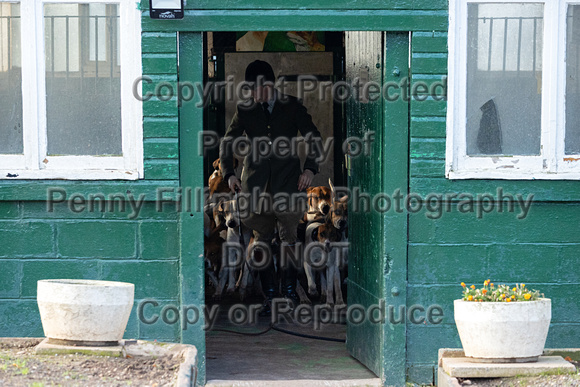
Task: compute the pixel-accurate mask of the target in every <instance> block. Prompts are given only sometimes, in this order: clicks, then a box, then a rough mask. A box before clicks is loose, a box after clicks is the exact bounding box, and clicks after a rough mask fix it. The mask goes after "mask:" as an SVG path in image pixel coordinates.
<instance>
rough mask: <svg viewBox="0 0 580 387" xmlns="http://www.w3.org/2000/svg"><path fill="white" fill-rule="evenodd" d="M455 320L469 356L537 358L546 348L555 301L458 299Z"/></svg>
mask: <svg viewBox="0 0 580 387" xmlns="http://www.w3.org/2000/svg"><path fill="white" fill-rule="evenodd" d="M454 307H455V323H456V324H457V330H458V331H459V338H460V339H461V344H462V345H463V350H464V351H465V356H466V357H471V358H473V359H474V360H475V361H481V362H502V363H513V362H531V361H537V360H538V357H539V356H540V355H541V354H542V352H543V350H544V344H545V343H546V337H547V336H548V329H549V327H550V319H551V318H552V310H551V301H550V299H547V298H541V299H539V300H537V301H522V302H511V303H508V302H472V301H463V300H455V301H454Z"/></svg>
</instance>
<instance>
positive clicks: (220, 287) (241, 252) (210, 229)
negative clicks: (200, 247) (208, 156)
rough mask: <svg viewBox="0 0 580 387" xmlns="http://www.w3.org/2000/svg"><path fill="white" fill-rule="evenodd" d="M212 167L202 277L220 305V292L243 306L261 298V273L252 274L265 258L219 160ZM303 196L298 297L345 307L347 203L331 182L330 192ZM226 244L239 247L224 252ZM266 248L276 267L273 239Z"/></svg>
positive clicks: (326, 189)
mask: <svg viewBox="0 0 580 387" xmlns="http://www.w3.org/2000/svg"><path fill="white" fill-rule="evenodd" d="M213 167H214V169H215V170H214V172H213V174H212V175H211V176H210V177H209V181H208V185H209V200H208V203H207V204H206V205H205V208H204V234H205V240H204V242H205V243H204V246H205V248H204V257H205V263H206V275H207V277H208V279H209V281H210V283H211V285H213V287H214V288H215V291H214V293H213V295H212V297H213V299H214V300H215V301H220V300H221V299H222V297H223V294H224V291H225V292H226V294H228V295H233V294H235V293H236V291H237V293H238V295H239V297H240V299H241V300H244V299H246V298H247V297H248V296H249V295H251V294H253V295H261V296H262V297H264V294H263V292H262V287H261V283H260V270H256V269H255V268H256V267H259V263H260V261H261V260H262V259H264V257H262V256H260V249H253V248H251V246H252V245H253V243H254V235H253V231H252V230H251V229H249V228H247V227H246V226H245V225H244V224H243V222H241V221H240V212H239V211H238V208H237V206H238V202H237V201H236V199H235V198H234V195H233V194H231V192H230V189H229V187H228V185H227V183H226V182H224V181H223V178H222V175H221V172H220V169H219V159H218V160H216V161H214V163H213ZM236 167H237V165H236ZM306 193H307V199H308V209H307V211H306V212H305V214H304V217H303V218H302V220H301V221H300V223H299V225H298V230H297V232H298V240H299V242H301V243H299V244H298V245H299V246H300V249H302V251H301V252H300V253H301V257H302V258H303V259H302V260H301V262H302V267H301V268H298V269H299V272H298V273H299V275H298V282H297V285H296V292H297V294H298V297H299V298H300V302H301V303H306V304H310V303H312V302H313V301H320V302H322V303H326V304H329V305H344V304H345V302H344V300H345V299H344V297H343V291H342V286H343V285H344V284H345V283H346V274H347V273H346V271H347V266H348V265H347V263H348V262H347V260H348V254H347V251H348V222H347V216H348V209H347V201H348V197H347V196H344V197H341V198H340V199H339V198H338V197H337V193H336V191H335V189H334V186H333V185H332V181H331V180H330V179H329V187H326V186H320V187H310V188H308V189H307V191H306ZM217 194H219V195H217ZM225 242H229V243H228V244H227V246H230V245H234V246H235V245H237V246H240V247H239V248H226V249H224V248H223V247H224V243H225ZM312 244H316V246H314V245H312ZM308 246H310V248H308ZM269 247H270V251H271V254H272V256H271V257H270V258H271V259H274V262H277V260H279V258H278V259H277V258H276V256H277V255H279V254H280V239H279V237H278V235H277V233H276V234H275V237H274V238H273V240H272V242H271V245H270V246H269ZM251 260H253V261H251ZM256 263H257V264H256ZM305 289H306V290H305Z"/></svg>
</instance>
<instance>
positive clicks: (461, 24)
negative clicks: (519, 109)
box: [445, 0, 580, 180]
mask: <svg viewBox="0 0 580 387" xmlns="http://www.w3.org/2000/svg"><path fill="white" fill-rule="evenodd" d="M470 3H474V4H490V3H537V4H543V6H544V33H543V53H542V102H541V109H542V114H541V120H540V122H541V143H540V144H541V145H540V155H539V156H503V157H498V156H487V155H484V156H480V155H477V156H468V155H467V154H466V153H467V152H466V151H467V140H466V121H467V118H466V111H467V110H466V109H467V105H466V101H467V90H466V89H467V86H466V85H467V5H468V4H470ZM576 4H580V2H578V1H568V0H552V1H551V0H513V1H502V0H485V1H470V0H450V1H449V34H448V45H449V59H448V71H449V76H448V98H447V140H446V157H445V159H446V160H445V175H446V177H447V178H449V179H509V180H532V179H553V180H578V179H580V156H572V157H570V156H566V155H565V151H564V150H565V148H564V146H565V143H564V137H565V131H566V126H565V118H566V115H565V91H566V62H565V57H566V56H565V53H566V15H567V10H568V5H576ZM575 159H577V160H575Z"/></svg>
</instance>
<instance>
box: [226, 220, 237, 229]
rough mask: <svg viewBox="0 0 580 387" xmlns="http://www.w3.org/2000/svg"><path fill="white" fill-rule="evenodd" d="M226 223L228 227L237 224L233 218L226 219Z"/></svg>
mask: <svg viewBox="0 0 580 387" xmlns="http://www.w3.org/2000/svg"><path fill="white" fill-rule="evenodd" d="M226 225H227V226H228V227H229V228H234V227H236V226H237V224H236V221H235V220H233V219H231V220H228V222H227V223H226Z"/></svg>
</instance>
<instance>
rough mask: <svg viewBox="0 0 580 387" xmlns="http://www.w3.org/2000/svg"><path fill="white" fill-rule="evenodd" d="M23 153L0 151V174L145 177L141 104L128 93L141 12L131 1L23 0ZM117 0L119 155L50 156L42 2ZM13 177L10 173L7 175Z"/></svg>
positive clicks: (135, 70) (137, 66) (137, 71)
mask: <svg viewBox="0 0 580 387" xmlns="http://www.w3.org/2000/svg"><path fill="white" fill-rule="evenodd" d="M10 2H14V3H20V7H21V8H20V15H21V16H20V17H21V22H20V25H21V46H22V54H21V58H22V117H23V118H22V120H23V122H22V127H23V154H19V155H5V154H2V155H0V179H9V180H14V179H70V180H109V179H110V180H114V179H116V180H136V179H139V178H142V177H143V126H142V121H143V120H142V115H143V113H142V103H141V101H139V100H138V99H137V98H135V97H134V96H133V94H132V84H133V82H134V80H136V79H138V77H140V76H141V13H140V12H139V10H138V9H137V5H136V3H135V2H134V1H132V0H21V1H10ZM48 3H56V4H64V3H68V4H78V3H81V4H88V3H107V4H118V5H119V16H120V26H121V27H120V28H119V34H120V63H121V80H120V81H121V128H122V135H121V138H122V140H121V141H122V145H121V147H122V148H121V149H122V156H88V155H87V156H48V155H47V129H46V125H47V124H46V82H45V51H44V14H43V9H44V5H45V4H48ZM8 176H14V177H8Z"/></svg>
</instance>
